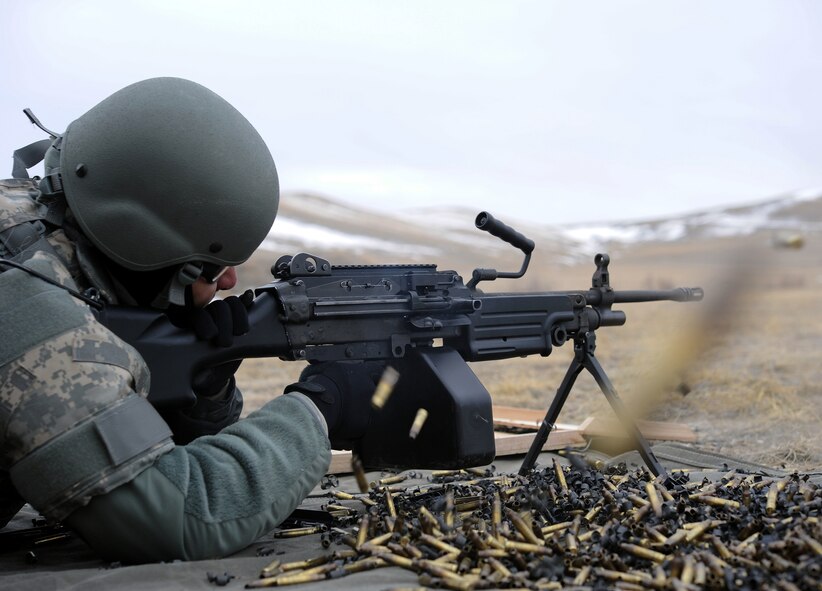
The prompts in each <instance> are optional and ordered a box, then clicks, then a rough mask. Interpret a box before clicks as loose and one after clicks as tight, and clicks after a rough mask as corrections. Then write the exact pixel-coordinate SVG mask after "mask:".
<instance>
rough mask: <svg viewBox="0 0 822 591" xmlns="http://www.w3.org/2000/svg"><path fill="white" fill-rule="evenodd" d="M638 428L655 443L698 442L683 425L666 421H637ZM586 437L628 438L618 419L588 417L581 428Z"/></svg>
mask: <svg viewBox="0 0 822 591" xmlns="http://www.w3.org/2000/svg"><path fill="white" fill-rule="evenodd" d="M637 427H639V430H640V432H641V433H642V434H643V435H644V436H645V439H648V440H653V441H682V442H685V443H693V442H695V441H698V439H699V437H698V436H697V434H696V432H695V431H694V430H693V429H692V428H691V427H689V426H688V425H685V424H683V423H670V422H666V421H644V420H642V421H637ZM579 429H580V431H582V434H583V435H585V436H586V437H627V434H626V432H625V428H624V427H623V426H622V424H620V422H619V421H618V420H617V419H611V418H604V417H588V418H587V419H585V420H584V421H583V422H582V424H581V425H580V426H579Z"/></svg>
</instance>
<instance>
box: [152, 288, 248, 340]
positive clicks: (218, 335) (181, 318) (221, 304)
mask: <svg viewBox="0 0 822 591" xmlns="http://www.w3.org/2000/svg"><path fill="white" fill-rule="evenodd" d="M253 302H254V292H253V291H251V290H250V289H249V290H246V292H245V293H243V295H240V296H228V297H227V298H225V299H222V300H214V301H213V302H211V303H210V304H209V305H207V306H206V307H205V308H195V307H193V306H190V305H186V306H169V308H168V310H167V311H166V315H167V316H168V317H169V319H170V320H171V323H172V324H174V325H175V326H179V327H180V328H188V329H190V330H193V331H194V334H196V335H197V338H198V339H199V340H201V341H211V342H212V343H214V344H215V345H217V346H218V347H230V346H231V345H232V344H233V343H234V337H235V336H240V335H243V334H245V333H247V332H248V328H249V326H248V309H249V308H251V304H252V303H253Z"/></svg>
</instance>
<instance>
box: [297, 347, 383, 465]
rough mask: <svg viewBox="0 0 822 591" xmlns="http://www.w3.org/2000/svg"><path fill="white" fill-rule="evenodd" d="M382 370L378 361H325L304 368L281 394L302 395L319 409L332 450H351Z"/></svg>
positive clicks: (366, 417)
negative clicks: (296, 380) (295, 380)
mask: <svg viewBox="0 0 822 591" xmlns="http://www.w3.org/2000/svg"><path fill="white" fill-rule="evenodd" d="M384 370H385V362H382V361H329V362H325V363H315V364H312V365H309V366H308V367H306V368H305V369H304V370H303V372H302V373H301V374H300V381H299V382H297V383H294V384H291V385H289V386H286V388H285V392H300V393H301V394H305V395H306V396H308V398H310V399H311V401H312V402H313V403H314V404H315V405H317V408H318V409H320V412H321V413H322V415H323V417H324V418H325V422H326V424H327V425H328V438H329V439H330V440H331V447H333V448H334V449H351V448H352V447H353V445H354V443H355V442H356V441H357V440H358V439H361V438H362V437H363V435H365V432H366V431H367V430H368V424H369V422H370V420H371V412H372V409H371V397H372V396H373V394H374V390H375V389H376V387H377V384H378V383H379V381H380V376H382V372H383V371H384Z"/></svg>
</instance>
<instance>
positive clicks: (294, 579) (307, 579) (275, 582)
mask: <svg viewBox="0 0 822 591" xmlns="http://www.w3.org/2000/svg"><path fill="white" fill-rule="evenodd" d="M325 579H326V576H325V573H299V574H294V575H282V576H279V577H271V578H268V579H260V580H259V581H251V582H250V583H247V584H246V588H247V589H255V588H260V587H285V586H286V585H299V584H301V583H313V582H315V581H324V580H325Z"/></svg>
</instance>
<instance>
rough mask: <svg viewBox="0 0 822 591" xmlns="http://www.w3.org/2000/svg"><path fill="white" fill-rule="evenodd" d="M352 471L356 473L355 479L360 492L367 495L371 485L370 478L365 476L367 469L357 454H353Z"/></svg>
mask: <svg viewBox="0 0 822 591" xmlns="http://www.w3.org/2000/svg"><path fill="white" fill-rule="evenodd" d="M351 471H352V472H354V478H356V479H357V486H358V487H359V489H360V492H361V493H367V492H368V489H369V485H368V478H366V476H365V467H364V466H363V465H362V460H361V459H360V457H359V456H358V455H357V454H355V453H352V454H351Z"/></svg>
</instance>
